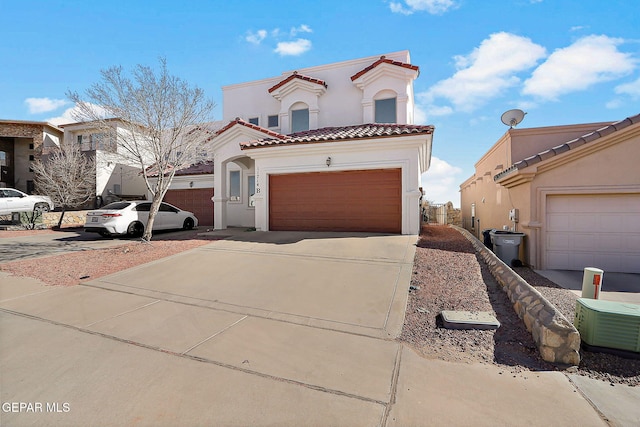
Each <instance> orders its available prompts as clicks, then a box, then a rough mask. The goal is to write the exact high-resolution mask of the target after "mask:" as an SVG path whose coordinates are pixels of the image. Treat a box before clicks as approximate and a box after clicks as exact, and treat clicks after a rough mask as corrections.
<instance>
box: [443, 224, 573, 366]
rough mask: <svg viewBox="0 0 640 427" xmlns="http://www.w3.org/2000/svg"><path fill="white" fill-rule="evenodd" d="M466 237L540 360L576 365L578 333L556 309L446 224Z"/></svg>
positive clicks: (481, 247) (473, 239)
mask: <svg viewBox="0 0 640 427" xmlns="http://www.w3.org/2000/svg"><path fill="white" fill-rule="evenodd" d="M450 227H452V228H454V229H456V230H457V231H459V232H460V233H461V234H462V235H463V236H465V237H466V238H467V240H469V241H470V242H471V244H472V245H473V247H474V248H475V250H476V252H478V254H480V256H481V257H482V259H483V260H484V262H485V263H486V264H487V266H488V267H489V270H490V271H491V274H492V275H493V277H495V278H496V280H497V281H498V283H499V284H500V286H501V287H502V289H503V290H504V291H505V292H506V293H507V295H508V296H509V299H510V300H511V302H512V303H513V309H514V310H515V312H516V313H517V314H518V316H519V317H520V319H522V321H523V322H524V324H525V326H526V328H527V330H528V331H529V332H531V335H532V336H533V340H534V342H535V343H536V345H537V346H538V351H539V352H540V355H541V356H542V359H543V360H545V361H547V362H551V363H560V364H565V365H575V366H577V365H578V364H579V363H580V333H579V332H578V330H577V329H576V328H575V327H574V326H573V324H572V323H571V322H569V321H568V320H567V318H566V317H564V315H563V314H562V313H560V311H558V309H557V308H556V307H555V306H554V305H553V304H551V303H550V302H549V301H548V300H547V299H546V298H545V297H543V296H542V294H540V292H538V291H537V290H536V289H535V288H534V287H533V286H531V285H530V284H529V283H527V282H526V281H525V280H524V279H523V278H522V277H520V276H519V275H518V274H517V273H516V272H515V271H513V270H512V269H511V268H510V267H509V266H508V265H507V264H505V263H504V262H503V261H502V260H501V259H500V258H498V257H497V256H496V255H495V254H494V253H493V252H492V251H491V250H489V249H488V248H487V247H486V246H484V244H483V243H482V242H480V241H479V240H478V239H477V238H476V237H475V236H474V235H473V234H471V233H470V232H469V231H467V230H465V229H464V228H460V227H457V226H455V225H450Z"/></svg>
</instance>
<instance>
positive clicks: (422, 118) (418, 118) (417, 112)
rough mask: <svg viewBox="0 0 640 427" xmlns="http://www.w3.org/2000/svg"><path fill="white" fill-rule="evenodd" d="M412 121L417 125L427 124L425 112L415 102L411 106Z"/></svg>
mask: <svg viewBox="0 0 640 427" xmlns="http://www.w3.org/2000/svg"><path fill="white" fill-rule="evenodd" d="M413 123H415V124H417V125H425V124H427V112H426V111H425V110H424V109H423V108H422V107H421V106H419V105H417V104H414V106H413Z"/></svg>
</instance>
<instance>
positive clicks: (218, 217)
mask: <svg viewBox="0 0 640 427" xmlns="http://www.w3.org/2000/svg"><path fill="white" fill-rule="evenodd" d="M213 167H214V169H213V170H214V173H213V228H214V229H216V230H224V229H225V228H227V200H228V199H227V162H221V161H218V159H216V160H215V162H214V166H213Z"/></svg>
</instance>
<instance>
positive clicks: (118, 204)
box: [100, 202, 131, 211]
mask: <svg viewBox="0 0 640 427" xmlns="http://www.w3.org/2000/svg"><path fill="white" fill-rule="evenodd" d="M130 204H131V203H130V202H113V203H109V204H108V205H105V206H103V207H101V208H100V210H113V211H119V210H120V209H124V208H126V207H127V206H129V205H130Z"/></svg>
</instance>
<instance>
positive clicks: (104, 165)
mask: <svg viewBox="0 0 640 427" xmlns="http://www.w3.org/2000/svg"><path fill="white" fill-rule="evenodd" d="M109 123H110V124H111V125H112V127H113V132H114V133H115V132H120V133H122V132H128V130H126V129H125V128H124V127H123V126H121V124H120V121H119V120H118V119H111V120H109ZM92 126H93V127H92ZM60 128H62V129H63V130H64V143H65V144H68V145H69V146H73V145H74V144H75V145H78V146H79V147H80V150H81V151H82V152H83V153H84V154H86V155H90V156H95V159H96V196H97V197H98V198H99V199H102V201H103V202H104V203H108V202H110V201H111V199H112V198H113V197H114V196H116V197H120V196H125V197H127V196H129V197H131V196H136V197H141V198H144V196H145V195H146V192H147V189H146V185H145V183H144V179H143V178H142V176H141V175H140V165H139V164H137V163H134V162H126V161H125V160H123V159H124V157H123V156H122V155H118V150H122V147H118V144H117V142H116V138H115V137H114V136H113V134H112V135H109V134H107V133H104V131H103V130H98V129H96V128H95V125H92V124H91V122H79V123H70V124H65V125H60ZM149 163H151V162H149Z"/></svg>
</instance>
